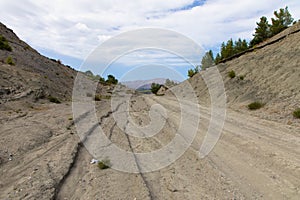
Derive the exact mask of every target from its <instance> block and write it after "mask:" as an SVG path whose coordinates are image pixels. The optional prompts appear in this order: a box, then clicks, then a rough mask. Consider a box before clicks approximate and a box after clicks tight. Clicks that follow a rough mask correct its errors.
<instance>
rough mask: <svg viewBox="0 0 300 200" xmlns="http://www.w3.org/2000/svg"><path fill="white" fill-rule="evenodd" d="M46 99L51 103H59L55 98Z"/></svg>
mask: <svg viewBox="0 0 300 200" xmlns="http://www.w3.org/2000/svg"><path fill="white" fill-rule="evenodd" d="M48 99H49V101H50V102H52V103H61V102H60V100H58V99H57V98H56V97H53V96H49V97H48Z"/></svg>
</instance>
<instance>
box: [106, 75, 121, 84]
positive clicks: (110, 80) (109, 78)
mask: <svg viewBox="0 0 300 200" xmlns="http://www.w3.org/2000/svg"><path fill="white" fill-rule="evenodd" d="M106 83H107V84H109V85H110V84H113V85H116V84H118V80H117V79H116V78H115V77H114V76H113V75H108V76H107V80H106Z"/></svg>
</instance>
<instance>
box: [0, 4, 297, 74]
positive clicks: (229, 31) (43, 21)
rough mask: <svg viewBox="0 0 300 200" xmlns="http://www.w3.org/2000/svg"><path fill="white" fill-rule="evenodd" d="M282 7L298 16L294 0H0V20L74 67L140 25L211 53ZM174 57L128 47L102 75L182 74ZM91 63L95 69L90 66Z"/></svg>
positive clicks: (246, 33)
mask: <svg viewBox="0 0 300 200" xmlns="http://www.w3.org/2000/svg"><path fill="white" fill-rule="evenodd" d="M285 6H288V7H289V11H290V13H291V14H292V16H293V17H294V19H300V1H299V0H259V1H258V0H243V1H241V0H196V1H194V0H98V1H95V0H93V1H92V0H63V1H62V0H51V1H49V0H47V1H44V0H22V1H19V0H9V1H8V0H0V13H1V15H0V21H1V22H2V23H4V24H5V25H6V26H8V27H9V28H11V29H13V30H14V32H15V33H16V34H17V35H18V36H19V37H20V38H21V39H22V40H24V41H26V42H27V43H28V44H30V45H31V46H32V47H33V48H35V49H37V50H38V51H39V52H41V53H42V54H44V55H46V56H48V57H52V58H56V59H60V60H62V62H63V63H65V64H69V65H71V66H72V67H74V68H76V69H79V67H80V66H81V65H82V63H83V62H84V60H86V59H87V58H89V55H90V54H91V53H92V52H93V50H95V48H97V47H99V45H100V46H101V44H103V43H104V42H105V41H109V40H114V37H115V36H118V35H120V34H121V35H122V34H124V33H126V32H127V31H133V30H136V29H141V28H160V29H167V30H169V31H170V30H172V31H174V33H178V34H181V35H183V36H186V37H187V38H190V39H191V40H193V41H194V42H196V43H197V44H198V45H199V46H202V47H203V49H205V50H209V49H212V50H213V51H214V52H217V51H218V48H219V46H220V44H221V43H222V42H223V41H227V40H228V39H230V38H233V39H237V38H239V37H240V38H245V39H247V40H250V39H251V38H252V34H253V31H254V28H255V27H256V24H255V23H256V22H257V21H258V20H259V18H260V17H261V16H266V17H268V19H269V21H271V20H270V18H271V17H273V11H274V10H278V9H279V8H283V7H285ZM154 35H155V34H154ZM151 36H153V34H148V35H146V36H145V37H149V38H151ZM137 37H138V38H141V37H142V36H137ZM156 37H157V36H156ZM135 40H136V38H132V37H131V40H128V38H127V40H125V41H124V42H122V41H119V42H120V43H118V44H115V43H114V44H115V45H118V46H119V45H127V46H131V45H132V44H131V42H135ZM166 41H169V39H168V38H166V37H165V36H163V37H160V36H159V37H158V38H157V39H156V43H157V44H161V43H164V42H166ZM179 44H180V43H178V45H179ZM176 45H177V43H176ZM181 45H182V46H181V48H182V49H188V48H189V46H187V45H189V44H188V43H182V44H181ZM154 47H156V45H154ZM113 48H115V46H114V47H113ZM105 52H106V53H107V52H111V51H110V50H109V49H106V50H105ZM123 53H124V52H123ZM195 53H199V52H195ZM116 56H117V55H116ZM176 57H177V58H176ZM145 58H146V59H145ZM178 59H179V58H178V55H175V54H172V53H170V52H168V51H163V50H153V49H152V50H140V51H132V52H131V53H130V52H129V53H127V54H126V53H125V54H124V55H123V56H121V57H119V59H117V60H114V62H113V63H112V65H111V67H110V69H109V70H107V71H108V72H106V73H113V74H115V75H116V76H117V77H118V78H120V77H122V76H125V75H124V73H126V71H128V70H132V69H134V67H137V66H139V65H141V66H145V65H149V67H151V66H150V65H151V64H155V65H166V66H167V65H168V67H170V68H171V69H174V70H176V71H177V72H179V74H181V75H182V78H185V77H186V71H187V69H188V68H190V67H191V66H188V65H185V64H184V61H181V62H179V61H178ZM181 60H183V59H181ZM200 61H201V53H200V54H199V62H200ZM176 63H177V64H176ZM128 66H129V67H128ZM91 67H92V68H93V69H92V70H93V71H95V72H96V73H98V72H97V69H94V68H96V66H91ZM126 67H127V68H126ZM153 68H155V69H156V71H154V72H152V75H153V74H154V73H155V72H157V67H153ZM147 74H148V75H150V74H151V73H150V72H149V73H147ZM139 78H140V79H144V78H148V77H146V76H143V75H141V76H140V77H139ZM171 78H172V77H171Z"/></svg>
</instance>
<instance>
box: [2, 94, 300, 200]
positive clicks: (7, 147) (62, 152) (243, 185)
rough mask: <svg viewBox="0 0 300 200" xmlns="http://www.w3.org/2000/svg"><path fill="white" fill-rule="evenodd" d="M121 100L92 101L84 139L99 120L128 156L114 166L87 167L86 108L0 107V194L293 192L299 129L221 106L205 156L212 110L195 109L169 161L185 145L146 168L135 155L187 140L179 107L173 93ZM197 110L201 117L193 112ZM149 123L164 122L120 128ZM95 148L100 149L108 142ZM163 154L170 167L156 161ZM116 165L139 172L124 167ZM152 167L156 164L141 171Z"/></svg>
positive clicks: (298, 176) (238, 195) (231, 195)
mask: <svg viewBox="0 0 300 200" xmlns="http://www.w3.org/2000/svg"><path fill="white" fill-rule="evenodd" d="M118 98H119V100H118V99H117V103H118V106H116V107H115V108H114V109H111V106H110V105H111V103H110V100H102V101H100V102H97V103H96V110H97V117H98V120H97V121H96V122H95V124H96V126H93V127H90V130H89V131H88V132H87V134H88V135H85V137H84V138H85V140H86V142H88V143H89V142H90V141H92V140H93V139H94V138H95V137H94V136H97V134H99V133H98V132H97V126H98V125H99V126H101V127H102V128H103V131H104V133H105V134H106V136H107V138H108V139H109V140H110V141H111V143H109V144H108V146H112V145H116V146H118V147H119V148H120V149H123V150H125V151H127V152H129V153H130V154H129V157H127V158H120V157H117V159H116V158H114V157H109V159H110V160H111V162H112V168H110V169H106V170H100V169H99V168H98V167H97V165H96V164H90V160H91V159H92V158H93V156H92V155H91V154H90V153H89V152H88V151H87V149H86V148H85V147H84V146H83V145H81V142H80V141H79V137H78V135H77V134H76V128H75V126H74V123H72V121H74V122H80V121H83V122H84V121H89V117H90V116H91V112H89V111H88V110H86V111H85V112H84V113H83V115H81V116H80V117H79V118H75V119H72V109H71V105H70V103H67V104H60V105H56V104H44V105H39V106H38V105H36V106H34V107H32V108H28V109H27V110H25V109H24V110H22V111H19V110H18V111H16V112H11V111H1V118H0V122H1V127H0V133H1V140H0V142H1V152H0V153H1V155H0V156H1V164H0V170H1V181H0V185H1V187H0V199H299V196H300V182H299V180H300V148H299V147H300V135H299V127H297V126H289V125H285V124H281V123H278V122H274V121H267V120H263V119H260V118H257V117H254V116H249V115H248V114H243V113H239V112H236V111H232V110H230V109H227V115H226V119H225V124H224V129H223V132H222V135H221V137H220V139H219V140H218V142H217V144H216V146H215V147H214V148H213V150H212V151H211V152H210V153H209V155H208V156H206V157H205V158H203V159H200V158H199V149H200V146H201V144H202V143H203V139H204V137H205V135H206V132H207V129H208V126H209V122H210V116H211V115H210V109H209V108H206V107H205V106H200V107H199V110H188V122H187V123H186V124H184V126H186V127H188V128H187V129H185V130H191V131H192V130H193V129H194V128H195V127H197V126H198V127H197V129H196V130H197V134H196V137H195V138H194V140H193V142H192V144H191V145H190V146H189V147H188V148H187V150H186V151H184V153H183V155H182V156H180V157H179V158H178V159H176V156H174V153H176V152H177V151H178V152H179V151H181V150H182V149H180V148H183V149H184V147H185V146H184V145H183V146H181V145H182V144H180V143H175V144H176V145H177V146H175V147H176V148H173V149H172V148H170V149H168V150H169V152H167V153H169V154H162V155H163V156H161V157H157V158H156V161H155V162H153V163H149V165H147V164H145V160H143V156H140V154H138V153H147V152H153V151H156V150H159V149H163V148H164V147H166V146H167V145H168V144H170V143H172V141H173V140H174V138H175V137H178V138H181V139H182V140H181V141H182V143H184V142H186V141H185V140H188V139H190V137H191V136H190V135H183V134H182V133H180V132H178V130H179V127H180V125H181V124H180V123H181V119H182V110H181V107H180V105H179V103H178V101H177V100H176V98H174V97H171V96H169V97H167V96H162V97H156V96H152V95H145V96H133V97H132V98H131V99H130V104H129V109H128V112H127V110H126V109H127V107H126V106H125V103H124V102H123V100H122V99H123V97H118ZM155 104H160V106H161V107H163V108H164V111H162V112H160V111H157V112H155V109H154V111H153V110H152V111H150V110H151V107H152V108H157V109H158V110H159V109H161V107H159V106H157V105H156V106H154V105H155ZM125 111H126V112H125ZM151 112H152V113H151ZM124 113H129V115H130V120H129V117H128V116H129V115H128V116H127V115H125V116H126V117H125V121H123V122H122V123H120V124H118V123H116V121H115V119H114V117H116V116H118V115H120V116H122V115H123V114H124ZM149 113H150V115H149ZM199 113H200V121H199V123H198V121H197V120H195V119H196V118H195V116H197V115H198V114H199ZM123 117H124V116H123ZM151 117H152V118H151ZM151 120H152V121H153V120H154V121H156V122H157V123H158V122H159V121H164V123H162V125H163V126H162V128H161V129H160V130H159V132H158V133H157V134H155V135H153V136H151V137H146V138H143V137H134V136H132V135H128V134H125V132H129V133H134V134H137V132H138V131H135V132H134V131H133V132H132V131H131V132H130V131H129V126H130V125H129V124H130V123H132V122H134V123H135V124H136V125H137V126H139V127H144V128H145V127H146V128H147V125H151ZM75 124H76V123H75ZM122 126H123V127H122ZM148 128H149V127H148ZM124 130H125V131H124ZM131 130H132V129H131ZM133 130H135V129H133ZM148 130H150V133H151V130H153V131H157V130H154V129H151V127H150V129H148ZM145 133H149V132H145ZM140 136H143V135H140ZM144 136H147V135H144ZM177 147H179V148H177ZM97 148H98V147H97ZM98 150H99V152H104V151H105V150H106V147H105V146H100V147H99V149H98ZM132 153H136V154H132ZM10 154H12V155H10ZM111 155H114V156H118V153H115V154H111ZM158 155H159V154H158ZM122 159H123V160H122ZM153 159H154V160H155V158H153ZM161 160H163V161H164V162H161ZM168 161H171V164H170V165H168V166H166V167H163V165H164V164H165V163H166V162H168ZM121 167H123V169H126V168H130V167H131V169H132V168H133V169H135V170H136V171H135V173H128V172H126V170H125V171H124V170H123V171H122V170H120V168H121ZM147 167H148V168H147ZM149 167H150V168H151V167H156V168H157V169H159V170H156V171H153V172H148V173H143V172H144V171H145V170H146V169H149ZM116 168H117V169H119V170H115V169H116ZM160 168H161V169H160Z"/></svg>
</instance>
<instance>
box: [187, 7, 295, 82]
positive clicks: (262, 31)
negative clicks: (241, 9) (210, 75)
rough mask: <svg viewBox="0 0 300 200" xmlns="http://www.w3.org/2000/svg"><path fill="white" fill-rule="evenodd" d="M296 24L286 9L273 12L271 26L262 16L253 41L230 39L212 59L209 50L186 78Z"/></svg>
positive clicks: (189, 71) (211, 53)
mask: <svg viewBox="0 0 300 200" xmlns="http://www.w3.org/2000/svg"><path fill="white" fill-rule="evenodd" d="M293 23H296V22H295V21H294V19H293V18H292V15H291V14H290V12H289V10H288V7H285V8H280V9H279V11H274V18H271V24H270V23H269V22H268V19H267V17H265V16H262V17H261V18H260V21H259V22H257V23H256V25H257V27H256V28H255V33H254V34H253V39H252V40H250V41H249V42H247V41H246V40H245V39H241V38H239V39H238V40H236V41H233V40H232V38H231V39H229V40H228V41H227V42H223V43H222V44H221V48H220V52H219V53H217V55H216V57H214V55H213V52H212V51H211V50H209V51H208V52H206V53H205V55H204V56H203V58H202V61H201V65H200V66H197V67H196V68H194V69H190V70H188V76H189V77H192V76H194V75H195V74H196V73H198V72H199V70H200V68H201V69H202V70H205V69H206V68H208V67H211V66H213V65H215V64H218V63H220V61H222V60H224V59H226V58H229V57H231V56H233V55H235V54H238V53H241V52H243V51H245V50H247V49H249V48H252V47H255V45H257V44H259V43H261V42H263V41H265V40H266V39H268V38H270V37H273V36H274V35H276V34H278V33H280V32H281V31H283V30H285V29H287V28H288V27H289V26H290V25H291V24H293Z"/></svg>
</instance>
